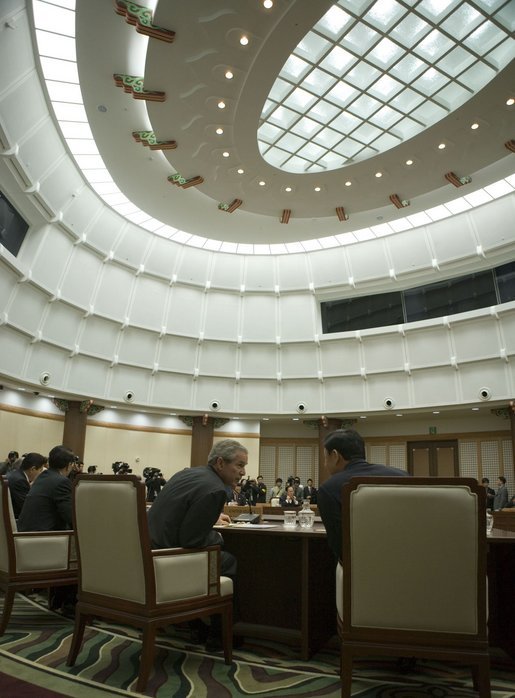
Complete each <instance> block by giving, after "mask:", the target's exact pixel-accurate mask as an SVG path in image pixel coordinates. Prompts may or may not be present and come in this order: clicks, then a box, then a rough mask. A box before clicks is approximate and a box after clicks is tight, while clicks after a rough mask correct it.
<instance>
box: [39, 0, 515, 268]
mask: <svg viewBox="0 0 515 698" xmlns="http://www.w3.org/2000/svg"><path fill="white" fill-rule="evenodd" d="M510 1H511V0H508V1H507V2H506V1H504V2H503V0H476V2H475V5H476V6H477V7H479V8H481V9H482V10H483V12H484V13H485V14H480V15H479V18H478V17H477V16H476V14H478V13H476V14H474V13H475V12H476V11H475V10H474V8H472V7H471V6H470V5H469V4H468V3H463V2H457V1H456V0H454V2H452V3H450V2H449V0H445V1H442V2H438V1H437V0H421V1H420V2H416V3H415V0H414V4H416V9H418V8H422V7H424V8H425V9H426V12H430V11H431V12H437V11H438V7H439V6H448V7H449V10H450V8H451V6H452V8H453V12H452V13H449V12H443V14H441V16H439V19H438V21H440V22H442V27H443V28H444V29H445V24H446V22H448V21H450V19H451V18H452V17H454V13H455V12H456V13H457V12H459V10H460V9H461V11H462V12H464V13H466V12H469V13H471V15H470V16H471V17H473V18H474V22H471V28H472V27H473V28H474V29H477V28H478V27H480V26H481V23H484V22H485V16H486V13H487V12H488V10H489V6H490V5H491V4H492V2H494V4H495V7H496V8H497V9H498V16H497V17H496V19H497V21H498V22H501V16H502V17H505V20H506V24H507V23H509V22H510V21H513V17H512V16H510V13H509V9H508V4H509V3H510ZM146 4H147V6H152V7H153V5H154V4H155V2H154V0H147V2H146ZM336 5H341V7H337V6H336ZM370 5H371V3H370V2H369V1H367V0H346V1H345V2H343V0H342V1H341V2H340V3H336V4H335V5H334V6H333V8H332V11H330V13H327V14H326V15H325V17H324V18H323V20H321V21H320V22H319V23H318V24H317V25H316V27H315V29H314V30H313V31H312V32H309V33H308V34H307V35H306V36H305V37H304V39H303V40H302V41H301V43H300V44H299V45H298V46H297V48H296V49H295V52H294V53H295V54H296V55H295V56H294V57H295V58H302V59H305V60H304V63H306V60H308V61H309V60H319V59H323V58H324V57H325V58H326V59H328V61H327V62H326V65H329V64H330V63H331V61H336V60H337V59H338V60H340V65H345V70H346V71H347V73H346V80H347V81H348V83H349V84H348V85H346V86H343V87H341V88H340V92H339V98H340V100H343V101H345V100H349V99H350V105H351V106H353V110H354V111H355V112H356V113H357V114H358V115H353V114H352V113H350V110H349V111H345V110H342V109H341V108H339V107H337V106H336V104H334V103H331V102H330V101H327V100H325V99H318V100H315V102H314V104H313V106H312V107H311V108H310V109H309V113H306V114H300V113H299V112H297V111H295V109H294V108H291V109H287V108H286V106H284V104H283V100H284V101H286V99H287V98H288V97H289V96H290V95H291V94H292V93H293V92H295V91H296V90H297V88H298V90H306V91H307V92H308V93H310V97H309V101H313V100H312V97H311V94H315V92H316V89H320V90H321V92H324V93H326V92H328V91H330V90H332V89H333V88H334V87H335V86H336V85H337V83H338V81H339V78H338V77H337V75H336V74H331V73H330V72H328V71H327V70H324V69H322V67H320V68H317V67H314V65H313V64H310V65H309V66H308V69H307V71H306V70H304V67H303V65H302V64H301V63H299V62H296V61H293V60H292V61H291V62H290V63H289V67H288V70H290V71H291V72H292V73H294V72H296V71H297V72H299V74H300V75H305V79H304V80H303V84H302V85H301V84H300V83H299V84H294V83H293V82H291V81H288V80H285V86H286V87H284V86H283V85H282V84H281V83H279V82H276V92H274V89H273V90H272V92H274V95H276V96H277V95H281V96H280V98H278V99H276V100H274V99H272V97H271V96H269V97H268V99H267V102H266V105H267V113H269V114H273V113H274V112H277V110H278V109H279V108H280V109H282V110H283V111H284V113H289V114H290V116H291V118H292V127H291V129H284V128H283V124H281V121H280V120H278V125H274V123H272V121H271V120H270V121H264V122H263V124H262V126H261V127H260V133H261V134H262V141H261V142H260V147H265V146H267V145H268V144H271V143H276V144H277V142H278V141H279V139H284V140H285V141H286V142H287V143H289V144H290V145H291V144H292V143H295V144H296V147H297V151H298V152H299V153H300V151H302V152H303V155H304V156H303V157H301V156H300V154H299V155H294V156H293V157H292V158H291V162H298V163H306V162H308V163H309V161H308V160H307V159H306V158H307V156H308V155H311V156H314V157H318V156H319V155H320V152H321V150H324V149H325V150H326V154H325V155H324V161H325V162H326V163H329V165H331V166H327V167H326V169H335V168H337V167H340V166H341V161H342V158H346V159H352V158H353V157H355V156H357V155H359V153H367V154H370V155H372V154H374V152H375V149H374V142H377V141H379V139H383V140H384V141H385V142H388V139H390V142H391V138H392V137H393V138H395V139H396V140H399V137H398V135H395V134H393V133H392V132H391V131H389V130H388V128H386V127H385V126H386V125H388V127H390V126H391V127H392V129H393V126H395V128H397V129H399V131H400V132H402V134H406V135H404V138H408V137H411V136H412V135H414V133H416V132H417V131H418V130H421V129H422V128H424V125H423V124H422V123H421V122H420V121H417V120H415V119H414V118H409V117H407V116H405V115H404V111H406V112H407V113H410V112H409V110H410V109H411V110H412V112H413V111H414V110H415V109H416V108H417V107H419V106H420V105H421V103H422V102H423V101H424V99H425V97H424V96H423V95H421V94H419V93H417V91H416V90H412V89H410V88H408V87H406V86H405V85H406V84H407V83H405V85H404V86H402V87H401V89H402V90H403V91H402V92H399V89H398V86H397V83H398V81H399V80H402V74H404V73H405V74H410V75H411V77H412V79H415V78H416V77H418V76H419V75H421V74H422V73H423V69H426V70H427V69H428V68H429V66H427V64H425V63H424V62H423V61H421V60H420V59H418V58H416V57H415V56H414V55H411V54H409V53H408V54H403V56H404V57H403V58H402V59H401V60H400V61H398V62H396V63H395V64H394V67H393V69H392V70H390V74H388V72H386V71H383V72H381V71H379V70H377V69H375V68H373V67H372V66H371V65H370V64H368V63H367V62H366V61H361V62H360V61H359V57H358V56H356V55H354V54H353V53H352V52H348V51H347V50H346V49H344V48H342V47H341V46H337V45H335V42H334V40H333V38H331V37H332V36H333V35H334V36H340V35H341V32H342V31H343V32H345V31H347V30H348V29H349V27H354V26H355V24H356V21H357V20H356V18H357V15H355V14H354V12H360V11H362V9H363V7H368V13H369V19H370V24H371V26H373V27H374V29H375V30H378V31H381V27H382V26H383V25H384V26H385V27H387V26H394V27H397V28H399V27H400V26H401V24H400V23H399V18H402V17H405V15H406V12H405V10H404V7H403V6H401V5H400V4H399V3H397V2H395V0H377V1H376V2H375V3H372V6H371V7H370ZM342 7H345V11H342ZM33 8H34V24H35V28H36V38H37V44H38V50H39V54H40V61H41V69H42V72H43V77H44V79H45V82H46V84H47V89H48V93H49V96H50V100H51V103H52V107H53V110H54V114H55V117H56V119H57V121H58V123H59V126H60V129H61V134H62V137H63V140H64V141H65V142H66V143H67V145H68V147H69V149H70V152H71V154H72V156H73V157H74V159H75V162H76V164H77V167H78V168H79V169H80V170H81V171H82V174H83V176H84V177H85V179H86V180H87V181H88V182H89V184H90V186H91V188H92V189H93V190H94V191H95V192H96V193H97V194H98V196H99V197H100V198H101V199H102V200H103V201H104V202H105V203H106V204H107V205H108V206H110V207H111V208H113V209H114V210H115V211H117V213H119V215H121V216H123V217H124V218H126V219H127V220H129V221H131V222H132V223H134V224H135V225H139V226H140V227H141V228H143V229H144V230H146V231H148V232H150V233H155V234H156V235H159V236H161V237H165V238H168V239H170V240H173V241H174V242H177V243H178V244H183V245H189V246H192V247H200V248H204V249H207V250H215V251H216V250H219V251H221V252H226V253H230V254H246V255H249V254H255V255H264V254H266V255H280V254H297V253H302V252H308V251H314V250H322V249H327V248H331V247H339V246H345V245H352V244H355V243H356V242H360V241H363V240H371V239H374V238H378V237H383V236H386V235H391V234H394V233H396V232H400V231H402V230H408V229H410V228H414V227H417V226H421V225H427V224H430V223H432V222H435V221H438V220H441V219H443V218H448V217H450V216H452V215H454V214H455V213H459V212H460V211H463V210H467V209H469V208H473V207H475V206H480V205H482V204H484V203H487V202H489V201H492V200H493V199H496V198H500V197H503V196H506V195H507V194H510V193H512V192H514V191H515V175H510V176H508V177H506V178H505V179H501V180H499V181H498V182H494V183H492V184H489V185H487V186H486V187H484V188H483V189H478V190H476V191H473V192H468V193H467V194H466V195H465V196H463V197H459V198H457V199H455V200H454V201H451V202H449V203H447V204H442V205H440V206H436V207H434V208H431V209H427V210H426V211H423V212H420V213H417V214H412V215H410V216H407V217H404V218H398V219H395V220H393V221H391V222H389V223H383V224H381V225H377V226H373V227H371V228H363V229H360V230H354V231H348V232H345V233H341V234H339V235H334V236H327V237H324V238H321V239H318V240H305V241H300V242H290V243H276V244H269V245H266V244H241V243H234V242H226V241H224V242H221V241H219V240H210V239H208V238H203V237H200V236H198V235H192V234H191V233H188V232H185V231H183V230H178V229H177V228H173V227H172V226H170V225H168V224H166V223H163V222H162V221H160V220H158V219H156V218H153V217H152V216H150V215H149V214H148V213H146V212H145V211H142V210H141V209H139V208H138V207H137V206H135V205H134V204H133V203H132V202H131V201H129V199H128V198H127V197H126V196H125V195H124V194H123V192H122V191H121V190H120V189H119V187H118V186H117V184H116V183H115V181H114V180H113V178H112V176H111V174H110V173H109V171H108V170H107V168H106V167H105V164H104V162H103V160H102V156H101V154H100V153H99V152H98V149H97V146H96V143H95V141H94V139H93V135H92V133H91V129H90V127H89V123H88V119H87V116H86V110H85V109H84V105H83V103H82V95H81V91H80V84H79V77H78V71H77V65H76V51H75V22H74V21H71V18H70V12H72V13H73V12H74V10H75V0H49V1H48V2H47V0H34V2H33ZM499 8H501V9H499ZM47 12H48V13H49V15H48V16H47V15H46V13H47ZM61 13H62V14H61ZM503 13H504V14H503ZM351 15H352V17H351V18H350V19H347V18H348V17H350V16H351ZM493 15H495V13H492V16H493ZM423 16H425V15H422V14H421V16H420V19H419V20H418V21H417V24H416V27H415V25H413V23H411V24H410V27H411V29H409V30H408V29H407V28H406V31H404V30H403V31H402V32H399V35H400V36H404V37H405V38H406V40H407V37H409V36H411V39H413V37H414V36H415V35H416V34H417V32H418V35H419V36H420V37H422V36H424V35H425V34H424V31H425V33H428V32H429V31H430V29H431V27H430V25H429V24H427V21H426V20H423V19H422V17H423ZM49 17H51V21H50V20H49ZM392 17H393V18H394V19H392ZM408 19H410V18H406V21H407V20H408ZM426 19H427V18H426ZM454 20H455V24H456V25H457V26H460V27H462V24H461V23H460V21H459V17H458V16H456V17H455V18H454ZM401 23H402V20H401ZM423 25H424V26H423ZM426 25H427V30H425V29H424V27H425V26H426ZM449 26H451V25H449ZM452 26H454V25H452ZM452 26H451V29H452ZM321 27H325V29H324V31H325V34H322V33H319V32H320V29H321ZM406 27H407V25H406ZM414 27H415V28H414ZM417 27H418V29H417ZM452 31H453V33H454V29H452ZM488 31H490V28H488ZM365 33H366V31H365ZM394 33H395V28H394V30H393V32H392V35H393V34H394ZM370 35H371V34H370V32H369V36H370ZM378 36H380V34H379V35H378ZM464 36H465V37H467V36H469V34H468V33H464ZM139 40H140V41H147V39H146V38H145V37H143V36H140V37H139ZM510 40H511V39H510ZM511 41H513V40H511ZM495 45H497V46H499V44H495ZM385 46H386V47H387V48H388V46H389V45H387V44H383V47H382V49H381V50H383V49H384V47H385ZM502 46H503V47H504V49H503V52H498V54H496V55H506V56H508V55H509V56H510V57H511V54H512V51H511V49H509V48H508V47H507V40H505V43H504V44H502ZM329 54H331V56H330V57H329ZM142 55H143V54H142ZM375 55H377V56H379V55H380V51H378V52H376V54H375ZM383 55H386V54H383ZM471 55H472V54H471ZM489 55H490V56H492V55H493V54H489ZM474 61H475V64H476V65H477V57H474ZM505 62H506V63H507V62H508V61H505ZM487 63H488V58H485V65H484V66H483V67H484V68H485V67H487V68H488V69H489V70H490V71H491V72H492V74H494V73H495V71H496V70H497V69H500V68H501V67H502V65H504V64H502V65H500V64H499V65H497V67H496V68H495V69H494V68H493V67H489V66H487V65H486V64H487ZM494 63H495V61H493V59H492V65H493V64H494ZM401 67H402V71H401ZM421 67H422V68H421ZM143 69H144V68H143V66H141V70H142V71H143ZM396 70H397V73H398V74H396ZM316 71H318V72H316ZM488 79H490V78H488ZM279 80H282V78H278V81H279ZM310 81H311V82H310ZM324 81H325V82H324ZM487 81H488V80H485V81H484V83H483V84H486V82H487ZM479 82H480V81H479V80H478V84H479ZM309 84H311V85H312V87H311V88H310V87H309ZM368 85H372V87H371V88H370V89H369V90H368V92H369V93H370V94H365V88H366V87H367V86H368ZM322 86H323V89H321V88H322ZM374 86H375V88H374ZM481 86H483V85H481ZM315 88H316V89H315ZM451 88H452V90H457V89H458V84H457V82H452V81H450V82H449V83H448V88H447V89H451ZM477 89H479V88H477ZM383 92H388V93H389V94H390V95H396V96H395V97H393V99H392V100H391V101H390V103H389V105H387V104H386V102H385V100H381V95H382V93H383ZM463 92H466V94H467V95H468V96H470V91H469V90H468V89H466V88H463ZM271 94H272V93H271ZM295 94H296V96H298V95H299V94H300V92H299V91H297V92H295ZM438 94H440V93H438ZM358 99H361V100H362V101H361V102H358V103H357V104H354V102H356V101H357V100H358ZM367 100H369V101H367ZM462 101H465V99H463V100H462ZM376 102H377V103H378V104H379V107H380V108H378V109H377V111H374V108H375V103H376ZM435 104H436V103H435ZM402 105H403V106H402ZM406 105H408V106H406ZM371 106H372V108H371ZM360 109H361V111H362V112H366V111H367V110H369V111H371V115H370V117H369V118H368V119H363V118H359V110H360ZM342 133H343V134H345V133H348V134H351V133H352V136H353V137H352V138H351V137H344V136H342V135H341V134H342ZM358 133H361V134H365V133H367V134H368V137H369V138H372V137H374V142H372V141H371V142H370V144H367V143H364V142H362V141H360V140H359V138H357V134H358ZM293 136H295V140H287V139H286V137H289V138H292V137H293ZM401 140H402V139H401ZM388 147H391V146H388ZM386 149H387V148H386V147H385V148H384V150H386ZM275 150H276V151H277V152H278V153H284V154H285V156H288V155H289V154H290V153H289V152H288V150H281V149H279V148H275ZM268 152H271V149H269V151H268ZM270 157H274V156H272V155H270ZM339 163H340V164H339ZM322 169H325V167H324V166H322V165H321V164H320V163H319V161H318V160H317V161H316V162H315V161H313V162H312V163H311V170H310V171H320V170H322ZM293 171H295V172H299V171H303V170H302V169H295V170H293Z"/></svg>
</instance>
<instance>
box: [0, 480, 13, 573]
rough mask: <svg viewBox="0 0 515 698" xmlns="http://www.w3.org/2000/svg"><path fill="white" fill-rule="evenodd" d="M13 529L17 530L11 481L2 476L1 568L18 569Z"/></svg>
mask: <svg viewBox="0 0 515 698" xmlns="http://www.w3.org/2000/svg"><path fill="white" fill-rule="evenodd" d="M13 531H16V521H15V519H14V514H13V507H12V502H11V495H10V492H9V483H8V482H7V480H6V479H5V478H3V477H0V570H1V571H2V572H8V571H9V570H14V569H16V565H15V550H14V542H13Z"/></svg>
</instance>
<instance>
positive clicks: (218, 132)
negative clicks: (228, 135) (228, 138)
mask: <svg viewBox="0 0 515 698" xmlns="http://www.w3.org/2000/svg"><path fill="white" fill-rule="evenodd" d="M216 132H217V134H218V135H219V136H221V135H222V133H223V132H224V130H223V128H217V129H216Z"/></svg>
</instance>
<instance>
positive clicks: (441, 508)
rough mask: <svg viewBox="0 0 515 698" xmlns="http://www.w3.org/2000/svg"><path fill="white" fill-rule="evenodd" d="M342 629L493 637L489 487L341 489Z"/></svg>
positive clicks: (374, 484) (390, 481)
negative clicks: (488, 596) (489, 631)
mask: <svg viewBox="0 0 515 698" xmlns="http://www.w3.org/2000/svg"><path fill="white" fill-rule="evenodd" d="M342 543H343V578H344V581H343V583H344V588H343V599H344V607H343V624H344V625H343V629H344V632H345V631H350V630H351V629H356V628H361V629H366V630H369V631H370V630H372V629H374V630H378V629H388V630H390V631H391V630H393V631H394V632H398V633H403V632H411V633H413V632H415V633H449V634H451V633H458V634H459V633H461V634H466V635H475V636H481V637H483V638H486V526H485V491H484V488H483V487H480V486H479V485H478V484H477V482H476V481H475V480H472V479H467V478H414V477H413V478H412V477H406V478H404V477H399V478H397V477H368V478H365V477H363V478H353V479H352V480H351V482H350V483H348V484H347V485H345V486H344V487H343V489H342Z"/></svg>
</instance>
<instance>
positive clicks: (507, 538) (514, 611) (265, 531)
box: [222, 515, 515, 660]
mask: <svg viewBox="0 0 515 698" xmlns="http://www.w3.org/2000/svg"><path fill="white" fill-rule="evenodd" d="M317 518H318V517H317ZM264 526H266V528H265V527H264ZM222 535H223V538H224V541H225V549H226V550H228V551H229V552H231V553H233V554H234V555H235V556H236V558H237V560H238V581H237V585H238V599H239V609H238V617H237V622H236V624H235V628H234V632H235V633H236V634H238V635H243V636H244V637H246V638H261V639H268V640H277V641H280V642H285V643H288V644H290V645H293V646H295V647H297V648H298V650H299V653H300V657H301V659H303V660H308V659H309V658H310V657H311V656H312V655H313V654H314V653H315V652H316V651H317V650H319V649H320V648H321V647H323V646H324V645H326V644H327V643H328V642H329V641H330V639H331V638H333V637H334V636H335V635H336V607H335V561H334V558H333V555H332V553H331V551H330V550H329V547H328V545H327V539H326V532H325V528H324V526H323V525H322V524H321V523H319V522H316V523H315V525H314V528H313V529H301V528H300V527H299V526H297V527H296V528H294V529H287V528H285V527H284V526H283V522H282V516H280V515H279V516H275V517H272V518H271V519H270V518H269V519H268V520H265V521H263V522H262V524H261V525H257V526H256V525H246V526H235V525H232V526H228V527H223V530H222ZM487 540H488V559H487V566H488V597H489V598H488V603H489V620H488V625H489V642H490V645H491V646H495V647H500V648H502V649H503V650H504V651H505V652H506V653H507V654H509V656H510V657H511V658H512V659H515V531H505V530H501V529H497V528H494V529H493V531H492V534H491V535H489V536H488V539H487Z"/></svg>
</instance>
